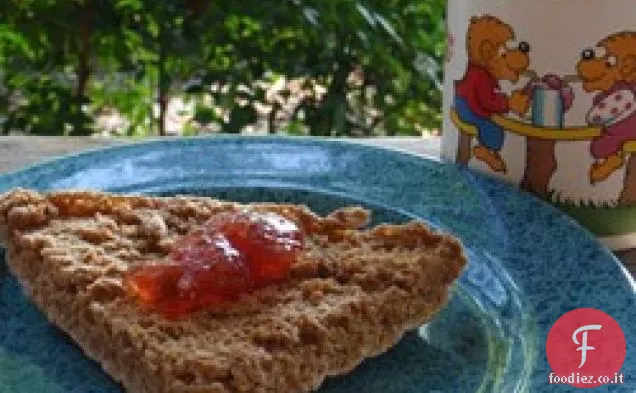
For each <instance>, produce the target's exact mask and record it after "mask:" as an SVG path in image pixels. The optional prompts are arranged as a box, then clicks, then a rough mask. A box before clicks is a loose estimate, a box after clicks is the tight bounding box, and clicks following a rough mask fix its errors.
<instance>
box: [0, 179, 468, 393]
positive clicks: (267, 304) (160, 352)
mask: <svg viewBox="0 0 636 393" xmlns="http://www.w3.org/2000/svg"><path fill="white" fill-rule="evenodd" d="M246 207H247V208H249V209H254V210H257V211H271V212H276V213H278V214H280V215H283V216H285V217H287V218H288V219H290V220H292V221H294V222H295V223H297V225H299V226H300V227H301V228H302V229H303V231H305V233H306V234H307V236H306V242H305V248H304V250H303V252H302V254H301V256H300V257H299V258H298V260H297V261H296V262H295V263H294V264H293V265H292V270H291V273H290V276H289V278H288V279H287V280H286V281H284V282H282V283H280V284H276V285H271V286H268V287H265V288H261V289H258V290H256V291H254V292H251V293H249V294H245V295H243V296H242V297H241V298H240V299H239V300H238V301H236V302H231V303H226V304H224V305H222V306H216V307H212V308H208V309H205V310H202V311H199V312H196V313H194V314H191V315H189V316H187V317H186V318H181V319H178V320H168V319H166V318H164V317H162V316H161V315H159V314H155V313H152V312H148V311H147V310H145V309H143V308H142V307H140V306H139V305H138V303H137V302H135V300H134V299H132V298H131V297H130V296H129V294H128V293H127V292H126V291H125V289H124V286H123V277H124V275H125V273H126V272H127V271H128V270H129V269H130V268H131V267H132V266H136V265H139V264H143V263H148V262H153V261H161V260H162V259H163V258H165V255H166V253H167V250H168V249H169V247H170V244H171V243H172V241H173V240H174V239H175V238H176V237H177V236H180V235H183V234H186V233H188V232H189V231H190V230H192V229H193V228H196V227H197V226H199V225H201V224H202V223H204V222H205V221H206V220H208V219H209V218H210V217H212V216H213V215H215V214H217V213H219V212H223V211H232V210H237V209H244V208H246ZM368 216H369V213H368V212H367V211H365V210H363V209H360V208H346V209H341V210H337V211H334V212H333V213H331V214H330V215H328V216H327V217H319V216H317V215H315V214H314V213H312V212H311V211H310V210H308V209H307V208H306V207H303V206H295V205H277V204H252V205H239V204H235V203H229V202H221V201H218V200H214V199H209V198H202V197H141V196H121V195H114V194H106V193H97V192H73V191H69V192H54V193H48V194H40V193H37V192H34V191H29V190H21V189H17V190H14V191H11V192H9V193H6V194H4V195H2V196H0V239H1V240H2V242H3V244H4V245H5V246H6V247H7V262H8V266H9V269H10V271H11V272H12V273H13V274H14V275H15V276H16V277H17V279H18V280H19V281H20V283H21V285H22V287H23V288H24V291H25V293H26V294H27V295H28V296H29V297H30V298H31V300H32V301H33V303H34V304H35V305H36V306H37V307H38V308H39V309H40V310H41V311H42V312H43V313H44V314H45V315H46V317H47V318H48V319H49V320H50V321H51V322H52V323H53V324H55V325H57V326H58V327H59V328H61V329H62V330H63V331H65V332H66V333H68V334H69V335H70V337H72V339H73V340H74V341H75V342H77V344H78V345H79V346H80V347H81V348H82V349H83V350H84V352H85V353H86V355H87V356H89V357H90V358H92V359H94V360H96V361H97V362H99V363H100V364H101V365H102V367H103V368H104V370H105V371H106V372H107V373H108V374H110V375H111V376H112V377H113V378H114V379H115V380H117V381H119V382H121V383H122V384H123V386H124V387H125V389H126V390H127V391H128V392H131V393H172V392H175V393H176V392H188V393H190V392H191V393H194V392H197V393H204V392H205V393H239V392H241V393H247V392H249V393H265V392H272V393H273V392H276V393H300V392H309V391H311V390H313V389H316V388H318V387H319V386H320V384H321V383H322V382H323V380H324V379H325V377H328V376H331V375H338V374H343V373H347V372H349V371H350V370H352V369H353V368H354V367H355V366H356V365H358V364H359V363H360V362H361V361H362V360H364V359H365V358H366V357H370V356H374V355H377V354H380V353H382V352H383V351H385V350H387V349H388V348H389V347H391V346H392V345H393V344H394V343H396V341H398V340H399V339H400V337H401V336H402V335H403V333H404V332H405V331H407V330H408V329H411V328H414V327H417V326H418V325H420V324H422V323H424V322H426V321H427V320H429V319H430V318H432V317H433V316H434V315H435V313H436V312H437V311H438V310H439V309H440V308H441V307H442V306H443V305H444V303H445V302H446V300H447V296H448V289H449V286H450V285H451V283H452V282H453V281H454V280H455V279H456V278H457V277H458V276H459V274H460V272H461V270H462V267H463V266H464V264H465V263H466V259H465V257H464V255H463V253H462V248H461V246H460V243H459V242H458V241H457V240H455V239H454V238H452V237H450V236H446V235H441V234H438V233H436V232H434V231H432V230H430V229H429V228H428V227H426V226H425V225H424V224H422V223H419V222H411V223H408V224H405V225H380V226H377V227H375V228H373V229H370V230H360V229H359V228H361V227H363V226H364V225H365V224H366V223H367V222H368Z"/></svg>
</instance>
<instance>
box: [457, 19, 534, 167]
mask: <svg viewBox="0 0 636 393" xmlns="http://www.w3.org/2000/svg"><path fill="white" fill-rule="evenodd" d="M514 38H515V34H514V31H513V30H512V28H511V27H510V26H509V25H507V24H505V23H503V22H502V21H501V20H499V19H497V18H495V17H493V16H490V15H486V16H481V17H473V18H472V19H471V21H470V26H469V28H468V34H467V37H466V48H467V51H468V68H467V70H466V73H465V75H464V77H463V78H462V79H461V80H459V81H457V82H456V83H455V103H454V104H455V111H456V112H457V115H458V116H459V118H460V119H461V120H462V121H463V122H465V123H468V124H471V125H474V126H475V127H476V128H477V140H478V142H479V145H477V146H475V147H474V148H473V155H474V156H475V158H477V159H479V160H481V161H484V162H485V163H486V164H488V166H489V167H490V168H491V169H492V170H493V171H496V172H505V171H506V165H505V163H504V161H503V159H502V158H501V155H500V153H499V152H500V151H501V148H502V146H503V142H504V135H505V134H504V130H503V128H502V127H501V126H499V125H497V124H496V123H494V122H493V121H492V119H491V117H492V115H494V114H503V113H508V112H509V111H513V112H515V113H518V114H524V113H526V112H527V110H528V107H529V104H530V96H529V95H528V94H527V93H525V92H523V91H522V90H518V91H515V92H514V93H513V94H512V95H511V96H510V97H509V96H508V95H506V94H505V93H503V92H502V91H501V87H500V85H499V81H502V80H507V81H511V82H517V81H518V80H519V78H520V76H521V75H522V74H524V73H525V72H526V71H527V70H528V67H529V65H530V56H529V52H530V45H529V44H528V43H527V42H524V41H522V42H520V43H519V44H518V45H516V46H514V47H509V46H510V42H511V41H512V40H513V39H514Z"/></svg>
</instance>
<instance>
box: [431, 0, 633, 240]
mask: <svg viewBox="0 0 636 393" xmlns="http://www.w3.org/2000/svg"><path fill="white" fill-rule="evenodd" d="M443 110H444V126H443V142H442V156H443V157H444V158H445V159H447V160H450V161H453V162H457V163H458V164H460V165H467V166H469V167H470V168H473V169H475V170H478V171H482V172H485V173H488V174H490V175H493V176H496V177H498V178H500V179H502V180H504V181H508V182H512V183H515V184H518V185H519V187H521V188H522V189H524V190H526V191H529V192H532V193H534V194H535V195H537V196H539V197H542V198H544V199H546V200H548V201H550V202H551V203H553V204H555V205H557V206H558V207H560V208H561V209H563V210H564V211H566V212H567V213H569V214H571V215H572V216H573V217H574V218H576V219H578V220H579V221H580V222H581V223H582V224H583V225H585V226H587V227H588V228H589V229H590V230H592V231H593V232H594V233H596V234H597V235H598V236H599V237H600V238H602V239H603V240H604V241H605V242H606V244H608V245H609V246H610V247H611V248H614V249H619V248H627V247H633V246H636V154H633V153H636V3H635V2H634V0H533V1H522V0H449V5H448V53H447V59H446V66H445V85H444V107H443Z"/></svg>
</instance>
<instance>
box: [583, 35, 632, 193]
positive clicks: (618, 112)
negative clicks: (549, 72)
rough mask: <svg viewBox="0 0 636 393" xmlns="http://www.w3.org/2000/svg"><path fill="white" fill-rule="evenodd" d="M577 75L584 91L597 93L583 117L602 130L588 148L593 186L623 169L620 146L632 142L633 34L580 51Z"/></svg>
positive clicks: (612, 37)
mask: <svg viewBox="0 0 636 393" xmlns="http://www.w3.org/2000/svg"><path fill="white" fill-rule="evenodd" d="M577 73H578V75H579V77H580V78H581V79H582V81H583V89H584V90H585V91H587V92H598V94H597V95H596V96H595V97H594V102H593V105H592V108H591V109H590V110H589V112H588V113H587V122H588V123H589V124H590V125H593V126H598V127H601V129H602V133H601V135H600V136H598V137H597V138H595V139H594V140H592V143H591V145H590V152H591V154H592V157H594V159H595V160H596V161H595V162H594V163H593V164H592V166H591V168H590V171H589V177H590V182H591V183H592V184H594V183H597V182H600V181H603V180H605V179H607V178H608V177H609V176H610V175H612V173H614V172H615V171H616V170H618V169H620V168H622V167H623V165H624V164H625V158H624V153H623V148H624V145H625V143H627V142H629V141H636V31H633V32H621V33H616V34H613V35H611V36H609V37H607V38H605V39H603V40H602V41H601V42H599V43H598V44H597V46H596V48H593V49H592V48H590V49H586V50H584V51H583V53H582V54H581V60H580V61H579V63H578V65H577Z"/></svg>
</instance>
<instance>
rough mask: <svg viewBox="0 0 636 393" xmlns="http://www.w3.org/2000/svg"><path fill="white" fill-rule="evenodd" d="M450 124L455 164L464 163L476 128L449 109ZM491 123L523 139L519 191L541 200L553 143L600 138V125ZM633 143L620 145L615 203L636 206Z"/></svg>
mask: <svg viewBox="0 0 636 393" xmlns="http://www.w3.org/2000/svg"><path fill="white" fill-rule="evenodd" d="M450 117H451V121H452V122H453V123H454V124H455V126H456V127H457V129H458V130H459V131H460V136H459V142H458V143H459V144H458V150H457V162H458V163H460V164H463V165H466V164H468V161H469V160H470V159H471V145H472V140H473V138H474V137H476V136H477V132H478V131H477V127H476V126H474V125H472V124H468V123H466V122H464V121H462V120H461V119H460V117H459V115H458V114H457V112H456V111H455V110H454V109H452V110H451V113H450ZM492 121H493V122H494V123H495V124H497V125H498V126H500V127H502V128H503V129H504V130H506V131H507V132H511V133H514V134H517V135H521V136H524V137H525V138H526V166H525V172H524V175H523V178H522V180H521V184H520V186H521V188H522V189H524V190H527V191H530V192H533V193H535V194H537V195H539V196H542V197H548V195H549V190H548V184H549V182H550V179H551V178H552V175H553V173H554V171H555V170H556V168H557V161H556V156H555V146H556V143H557V142H581V141H592V140H596V139H598V138H599V137H601V136H602V135H603V128H602V127H600V126H582V127H546V126H542V125H536V124H533V123H528V122H524V121H520V120H516V119H513V118H510V117H507V116H504V115H493V116H492ZM632 153H636V141H628V142H625V143H624V144H623V145H622V151H621V154H623V155H629V156H630V157H629V159H628V161H627V169H626V170H627V175H626V176H625V181H624V187H623V192H622V193H621V196H620V199H619V202H620V203H621V204H622V203H636V155H632Z"/></svg>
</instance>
